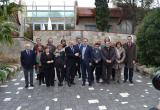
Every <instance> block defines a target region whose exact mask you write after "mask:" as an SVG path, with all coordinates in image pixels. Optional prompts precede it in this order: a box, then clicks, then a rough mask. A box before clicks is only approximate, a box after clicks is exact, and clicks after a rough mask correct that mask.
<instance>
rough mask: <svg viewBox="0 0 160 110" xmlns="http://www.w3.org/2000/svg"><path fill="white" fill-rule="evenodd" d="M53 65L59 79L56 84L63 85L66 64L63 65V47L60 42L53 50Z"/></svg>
mask: <svg viewBox="0 0 160 110" xmlns="http://www.w3.org/2000/svg"><path fill="white" fill-rule="evenodd" d="M55 67H56V73H57V77H58V81H59V83H58V86H63V80H64V75H65V68H66V65H65V48H63V45H62V44H59V45H58V46H57V49H56V51H55Z"/></svg>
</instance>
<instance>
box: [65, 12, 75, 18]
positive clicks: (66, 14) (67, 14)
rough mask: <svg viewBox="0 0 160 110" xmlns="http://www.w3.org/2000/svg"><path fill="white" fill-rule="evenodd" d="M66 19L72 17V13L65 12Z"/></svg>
mask: <svg viewBox="0 0 160 110" xmlns="http://www.w3.org/2000/svg"><path fill="white" fill-rule="evenodd" d="M65 16H66V17H74V12H65Z"/></svg>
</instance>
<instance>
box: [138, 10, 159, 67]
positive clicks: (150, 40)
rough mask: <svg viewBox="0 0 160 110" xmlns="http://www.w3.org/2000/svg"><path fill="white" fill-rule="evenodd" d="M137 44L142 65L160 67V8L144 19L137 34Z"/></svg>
mask: <svg viewBox="0 0 160 110" xmlns="http://www.w3.org/2000/svg"><path fill="white" fill-rule="evenodd" d="M136 43H137V51H138V59H139V62H140V63H141V64H145V65H150V66H160V8H158V9H154V10H153V11H151V12H150V13H149V14H148V15H147V16H146V17H145V18H144V20H143V22H142V24H141V25H140V26H139V30H138V32H137V41H136Z"/></svg>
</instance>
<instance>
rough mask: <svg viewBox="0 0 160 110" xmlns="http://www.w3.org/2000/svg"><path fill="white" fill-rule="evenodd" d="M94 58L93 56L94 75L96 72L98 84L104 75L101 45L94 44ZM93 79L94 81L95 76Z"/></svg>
mask: <svg viewBox="0 0 160 110" xmlns="http://www.w3.org/2000/svg"><path fill="white" fill-rule="evenodd" d="M92 56H93V64H92V74H93V72H94V70H95V75H96V82H97V83H99V80H100V77H101V73H102V57H101V49H100V43H95V44H94V48H93V51H92ZM92 77H93V79H94V75H93V76H92Z"/></svg>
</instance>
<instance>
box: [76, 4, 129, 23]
mask: <svg viewBox="0 0 160 110" xmlns="http://www.w3.org/2000/svg"><path fill="white" fill-rule="evenodd" d="M109 11H110V14H109V16H110V17H111V18H118V19H119V22H120V21H121V20H122V19H123V18H125V17H127V13H126V11H125V10H123V9H122V8H110V9H109ZM95 16H96V8H91V7H77V24H78V22H79V18H95Z"/></svg>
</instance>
